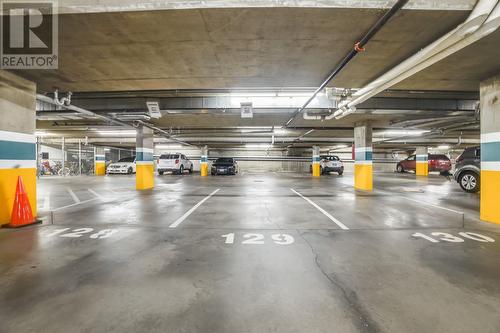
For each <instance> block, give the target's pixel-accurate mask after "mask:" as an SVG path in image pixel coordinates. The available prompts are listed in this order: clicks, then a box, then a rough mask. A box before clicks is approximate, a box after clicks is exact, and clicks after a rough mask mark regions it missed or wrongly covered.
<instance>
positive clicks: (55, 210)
mask: <svg viewBox="0 0 500 333" xmlns="http://www.w3.org/2000/svg"><path fill="white" fill-rule="evenodd" d="M97 199H98V198H92V199H89V200H85V201H80V202H75V203H74V204H71V205H67V206H62V207H58V208H56V209H53V210H52V211H53V212H57V211H58V210H61V209H65V208H69V207H74V206H78V205H82V204H84V203H87V202H91V201H94V200H97Z"/></svg>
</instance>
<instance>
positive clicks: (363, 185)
mask: <svg viewBox="0 0 500 333" xmlns="http://www.w3.org/2000/svg"><path fill="white" fill-rule="evenodd" d="M372 160H373V150H372V127H371V125H370V124H368V123H363V124H359V125H356V127H354V188H355V189H358V190H365V191H371V190H373V165H372Z"/></svg>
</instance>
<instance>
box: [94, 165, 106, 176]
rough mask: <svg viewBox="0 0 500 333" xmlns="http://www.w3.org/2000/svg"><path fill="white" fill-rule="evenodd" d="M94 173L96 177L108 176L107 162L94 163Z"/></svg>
mask: <svg viewBox="0 0 500 333" xmlns="http://www.w3.org/2000/svg"><path fill="white" fill-rule="evenodd" d="M94 173H95V175H96V176H104V175H106V162H102V163H101V162H96V163H94Z"/></svg>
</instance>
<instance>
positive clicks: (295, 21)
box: [16, 0, 500, 147]
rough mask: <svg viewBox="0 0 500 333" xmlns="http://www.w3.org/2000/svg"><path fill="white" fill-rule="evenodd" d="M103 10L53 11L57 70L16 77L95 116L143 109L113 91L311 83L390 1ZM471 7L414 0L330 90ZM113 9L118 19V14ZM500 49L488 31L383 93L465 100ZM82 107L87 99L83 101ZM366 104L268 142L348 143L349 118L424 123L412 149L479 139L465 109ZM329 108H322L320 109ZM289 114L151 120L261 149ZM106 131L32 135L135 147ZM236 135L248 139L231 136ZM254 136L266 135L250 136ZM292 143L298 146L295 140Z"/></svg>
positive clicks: (104, 4)
mask: <svg viewBox="0 0 500 333" xmlns="http://www.w3.org/2000/svg"><path fill="white" fill-rule="evenodd" d="M109 2H110V1H108V0H103V1H98V2H93V1H89V2H88V3H87V5H88V6H87V7H86V6H83V7H82V6H75V5H74V4H73V5H72V2H71V1H69V2H65V4H64V5H65V6H63V7H61V9H62V12H64V13H71V14H64V15H60V19H59V22H60V31H59V37H60V41H59V45H60V49H59V69H58V70H53V71H22V72H20V71H16V73H17V74H21V75H22V76H24V77H26V78H28V79H31V80H33V81H35V82H36V83H37V85H38V90H39V91H40V92H42V93H45V92H53V91H54V89H56V88H58V89H59V90H60V91H63V92H65V91H73V92H75V95H74V101H73V104H75V105H77V106H81V107H85V108H89V109H91V110H94V111H97V112H105V110H107V111H106V112H113V111H111V110H112V109H116V110H118V112H119V110H120V109H121V110H122V111H123V112H125V111H126V112H131V113H134V112H136V113H137V112H139V113H141V112H142V113H143V112H144V111H146V110H145V102H141V106H140V108H136V107H135V106H133V107H132V106H130V107H129V108H127V107H126V106H124V104H120V103H121V102H119V103H117V104H113V103H115V101H116V100H113V99H112V97H113V95H116V96H118V97H117V98H118V99H119V98H125V99H127V98H129V97H130V95H135V96H140V98H144V100H145V99H147V98H151V96H153V97H154V96H155V95H157V96H156V97H158V98H166V97H172V98H173V97H178V96H177V94H178V93H179V92H180V94H182V95H183V96H187V97H190V96H203V95H204V94H208V96H210V95H211V94H212V93H213V91H215V89H222V90H224V91H226V92H227V91H231V90H233V91H234V90H235V89H237V88H243V89H245V88H249V89H262V90H266V89H274V90H276V89H290V88H294V87H295V88H299V87H300V88H301V89H303V87H317V86H318V85H319V84H320V83H321V81H322V80H323V79H324V77H325V76H326V75H327V74H328V73H329V72H330V70H331V69H332V68H333V67H335V66H336V65H337V63H338V62H339V61H340V60H341V59H342V58H343V57H344V56H345V54H346V53H347V52H349V50H350V49H351V48H352V47H353V44H354V43H355V42H356V41H358V40H359V38H360V37H361V36H362V35H363V34H364V33H365V32H366V31H367V30H368V29H369V28H370V26H371V25H372V24H373V23H374V22H375V21H376V20H377V19H378V18H379V17H380V16H381V15H382V14H383V12H384V10H385V9H383V8H387V7H388V6H390V5H391V4H392V3H391V1H385V5H383V4H381V2H384V1H378V0H377V1H371V2H366V1H361V2H359V1H354V2H352V1H351V2H350V3H356V4H357V5H358V7H357V8H345V6H341V4H342V3H344V4H345V3H346V2H345V1H337V0H324V1H315V2H314V1H313V2H310V3H315V4H319V5H318V6H316V7H317V8H305V7H301V6H302V5H304V2H303V1H295V2H294V4H296V5H297V6H296V7H295V8H287V7H283V6H282V4H283V2H282V1H277V2H276V3H275V4H278V2H279V4H278V5H273V6H270V7H271V8H227V7H231V6H228V5H227V2H226V1H206V2H196V1H195V2H196V4H194V5H192V8H190V9H183V10H158V9H163V8H160V7H161V5H162V3H164V2H158V1H155V0H152V1H151V3H152V4H153V5H154V6H155V7H154V9H156V10H150V8H146V7H144V8H142V9H140V10H139V11H137V10H134V3H132V2H128V1H124V2H116V3H115V4H116V6H108V5H110V3H109ZM178 2H179V1H174V2H169V3H170V5H174V4H173V3H178ZM195 2H190V3H195ZM215 2H217V3H219V6H216V7H218V8H198V7H204V6H202V5H200V3H203V4H204V3H210V4H212V5H213V4H214V3H215ZM240 2H241V1H240ZM474 2H475V1H474V0H457V1H439V2H438V3H439V6H441V8H443V9H451V7H449V8H448V7H446V6H451V5H450V4H454V5H456V7H453V9H455V10H429V8H426V7H425V5H428V3H429V1H426V0H425V1H424V0H422V1H411V2H410V4H411V6H412V8H413V9H411V10H409V9H405V10H402V11H400V12H399V13H397V14H396V16H395V17H394V18H393V19H391V20H390V21H389V23H388V24H387V25H386V26H385V27H384V28H383V29H382V30H381V31H380V32H379V33H377V35H376V36H375V37H374V39H372V40H371V41H370V42H369V43H368V45H367V50H366V52H364V53H362V54H360V55H358V56H357V57H356V58H355V59H354V60H353V61H352V62H351V63H349V65H348V66H347V67H346V68H345V69H344V70H343V71H342V73H341V74H340V75H339V76H338V77H337V78H335V79H334V80H333V81H332V83H331V86H336V87H348V88H357V87H361V86H363V85H364V84H366V83H368V82H370V81H371V80H373V79H374V78H376V77H378V76H379V75H380V74H382V73H384V72H385V71H387V70H388V69H390V68H392V67H393V66H394V65H396V64H398V63H399V62H401V61H402V60H404V59H406V58H407V57H409V56H411V55H412V54H414V53H415V52H417V51H418V50H419V49H421V48H422V47H424V46H426V45H428V44H429V43H431V42H432V41H434V40H436V39H437V38H439V37H440V36H442V35H443V34H445V33H446V32H448V31H449V30H451V29H453V28H454V27H455V26H456V25H458V24H459V23H461V22H462V21H463V20H464V19H465V18H466V17H467V16H468V15H469V12H470V9H471V8H472V6H473V4H474ZM184 3H185V4H186V3H188V2H184ZM255 3H258V1H256V2H255ZM361 3H363V4H364V3H370V4H371V6H368V7H370V8H365V7H367V6H365V5H363V4H361ZM375 3H377V4H376V5H374V4H375ZM121 5H123V6H125V9H124V10H125V11H120V10H118V9H117V8H118V7H119V6H121ZM299 5H300V6H299ZM419 5H420V6H421V7H418V6H419ZM96 6H97V7H96ZM158 6H160V7H158ZM443 6H444V7H443ZM257 7H259V6H257ZM360 7H362V8H360ZM415 8H417V9H415ZM423 8H426V9H423ZM167 9H168V8H167ZM456 9H458V10H456ZM80 12H83V13H80ZM499 42H500V32H496V33H494V34H492V35H490V36H489V37H487V38H485V39H483V40H481V41H479V42H477V43H475V44H473V45H471V46H469V47H467V48H466V49H464V50H462V51H460V52H458V53H456V54H454V55H452V56H450V57H449V58H447V59H445V60H443V61H441V62H439V63H437V64H435V65H433V66H431V67H430V68H428V69H426V70H424V71H423V72H421V73H418V74H417V75H414V76H413V77H411V78H409V79H407V80H405V81H403V82H401V83H399V84H398V85H397V86H395V87H393V88H394V89H400V90H397V91H395V92H394V91H392V92H385V93H383V94H381V95H383V96H385V95H387V96H388V97H397V98H402V97H410V98H415V93H414V92H410V91H406V90H418V91H419V94H417V95H420V98H430V99H433V98H436V103H439V102H438V101H437V100H438V99H445V98H451V99H457V100H459V99H464V100H470V101H474V100H476V99H477V95H476V94H477V91H478V86H479V82H480V81H481V80H483V79H485V78H487V77H489V76H491V75H493V74H495V73H496V72H499V71H500V63H499V62H498V59H500V43H499ZM187 90H189V91H187ZM422 91H427V93H425V94H422ZM446 91H447V92H446ZM148 94H149V95H148ZM465 96H467V97H465ZM85 99H87V102H85ZM90 100H93V101H94V102H93V103H92V104H88V102H89V101H90ZM370 101H371V102H370V103H375V104H374V105H375V106H373V107H366V108H367V110H366V111H365V112H364V113H360V114H355V115H351V116H349V117H346V118H344V119H341V120H332V121H325V122H319V121H306V120H303V119H302V117H301V116H300V115H299V116H298V117H297V119H296V121H295V122H294V123H293V127H294V128H292V129H290V130H288V131H287V133H285V134H280V135H276V144H277V145H278V146H279V145H280V144H281V145H282V146H288V145H289V144H290V140H292V142H293V143H294V146H310V145H311V144H312V143H314V144H318V143H319V144H323V145H332V144H339V143H340V144H342V143H349V142H350V140H352V135H353V134H352V127H353V126H354V124H355V123H356V122H360V121H366V120H370V121H371V122H372V124H373V126H374V127H375V128H377V129H378V130H379V131H383V130H384V129H387V128H393V127H394V128H411V126H413V125H415V126H417V125H416V124H418V120H419V119H424V118H425V119H428V121H429V125H426V126H423V127H420V128H423V129H426V130H432V131H433V132H432V134H430V135H426V136H425V137H422V138H421V139H420V140H421V142H420V143H421V144H428V143H429V142H433V143H440V142H442V143H452V144H457V142H458V137H460V138H461V140H462V139H464V140H472V141H471V142H467V141H464V143H465V144H468V143H474V142H477V138H478V122H477V120H476V119H475V115H474V108H472V109H471V108H469V109H467V110H466V111H463V112H456V110H454V109H453V108H451V109H449V110H441V111H443V112H441V113H440V112H439V110H433V109H432V107H430V108H429V107H426V108H422V109H418V108H416V109H412V112H401V113H398V112H393V111H394V110H393V111H391V112H388V113H387V112H384V110H380V109H381V107H378V109H379V110H377V103H376V102H373V99H372V100H370ZM86 104H87V105H86ZM141 108H142V109H141ZM370 108H373V110H372V111H374V112H372V111H370ZM167 109H168V108H167ZM396 109H397V108H396ZM403 109H404V108H403ZM327 110H328V109H327V108H323V109H322V112H327ZM193 111H194V112H193ZM407 111H408V110H407ZM291 112H293V109H290V110H288V111H283V110H277V109H276V110H271V111H270V112H267V111H265V110H261V111H260V113H259V111H258V110H257V112H256V114H255V117H254V118H253V119H241V118H240V115H239V111H238V110H237V109H235V110H227V112H226V110H223V109H210V110H205V111H204V110H202V109H198V110H191V111H189V110H187V109H186V110H184V111H182V112H177V113H164V114H163V116H162V118H160V119H157V120H153V119H152V120H150V122H151V123H152V124H154V125H155V126H157V127H161V128H163V129H165V130H168V131H171V133H172V135H174V136H175V137H176V138H178V139H181V140H187V141H189V142H192V143H195V144H206V143H209V144H210V145H211V146H212V147H213V146H215V147H217V146H220V147H228V146H237V145H240V144H243V143H245V142H266V143H267V142H270V140H271V136H272V126H277V127H279V126H280V125H281V124H283V123H284V122H285V121H286V120H287V119H288V118H289V116H290V114H291ZM463 116H465V117H463ZM439 117H449V118H447V119H445V121H444V122H440V121H439V120H437V121H438V123H437V124H435V123H433V121H432V120H433V119H435V118H439ZM454 117H462V118H460V120H459V121H460V122H461V123H459V125H461V126H460V127H458V128H457V127H456V126H454V123H453V121H454V119H455V118H454ZM48 119H50V117H49V118H48ZM407 120H412V121H413V120H417V123H411V122H410V123H408V124H406V125H403V123H402V122H405V121H407ZM107 126H110V124H105V123H103V122H102V121H99V120H97V119H91V118H90V119H81V117H78V116H76V117H73V116H71V115H70V116H69V117H66V118H65V117H62V120H57V121H54V120H43V118H41V119H40V120H39V121H38V122H37V129H39V130H47V131H54V132H55V133H57V135H61V136H62V135H64V136H65V137H67V138H72V137H73V138H82V137H86V136H88V137H89V138H92V140H95V142H96V143H100V144H110V145H114V146H127V147H133V145H134V138H133V137H130V138H120V137H118V138H109V137H104V138H103V137H100V135H99V134H97V130H98V129H99V128H101V129H102V128H103V127H107ZM405 126H406V127H405ZM407 126H410V127H407ZM418 126H420V125H418ZM243 127H244V128H247V129H254V130H256V131H257V132H255V133H249V132H248V131H240V129H241V128H243ZM109 128H111V127H109ZM262 128H263V129H264V130H263V132H259V131H260V129H262ZM312 128H314V131H312V132H311V131H310V129H312ZM112 129H117V128H116V127H115V128H112ZM436 130H438V131H437V132H435V131H436ZM302 136H303V137H302ZM280 137H281V139H282V141H281V143H280V141H279V140H280ZM299 137H302V138H301V140H297V138H299ZM218 140H220V141H218ZM406 144H410V145H415V144H418V142H416V141H415V138H410V140H407V139H405V138H402V139H401V140H396V141H394V142H392V143H391V142H387V143H386V144H385V145H386V146H387V147H398V146H405V145H406Z"/></svg>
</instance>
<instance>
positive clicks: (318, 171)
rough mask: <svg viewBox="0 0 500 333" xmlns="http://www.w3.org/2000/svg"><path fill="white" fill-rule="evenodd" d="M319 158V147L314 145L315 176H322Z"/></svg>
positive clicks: (313, 167) (313, 162)
mask: <svg viewBox="0 0 500 333" xmlns="http://www.w3.org/2000/svg"><path fill="white" fill-rule="evenodd" d="M319 162H320V160H319V147H318V146H313V147H312V175H313V177H319V176H321V165H320V163H319Z"/></svg>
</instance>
